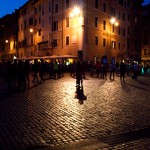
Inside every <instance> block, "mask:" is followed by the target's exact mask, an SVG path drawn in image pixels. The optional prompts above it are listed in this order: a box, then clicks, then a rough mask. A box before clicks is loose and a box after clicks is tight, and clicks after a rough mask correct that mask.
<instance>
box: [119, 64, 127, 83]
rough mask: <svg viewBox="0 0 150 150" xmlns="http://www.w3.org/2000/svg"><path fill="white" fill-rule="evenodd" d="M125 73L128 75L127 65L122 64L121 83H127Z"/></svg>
mask: <svg viewBox="0 0 150 150" xmlns="http://www.w3.org/2000/svg"><path fill="white" fill-rule="evenodd" d="M125 73H126V65H125V63H124V62H121V64H120V81H121V83H122V82H123V83H125V80H124V79H125Z"/></svg>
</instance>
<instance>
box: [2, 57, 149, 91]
mask: <svg viewBox="0 0 150 150" xmlns="http://www.w3.org/2000/svg"><path fill="white" fill-rule="evenodd" d="M78 62H79V61H73V63H71V64H70V65H66V64H65V63H64V62H63V61H59V60H52V61H50V62H47V61H45V60H43V59H41V60H40V61H38V60H36V59H35V60H34V63H30V62H29V60H14V61H13V62H11V61H7V62H3V63H2V62H1V63H0V78H3V79H4V80H5V81H6V82H7V83H8V88H10V89H12V88H13V89H16V90H17V91H25V90H26V89H29V84H30V82H33V83H43V82H45V79H60V78H61V77H63V76H64V72H69V73H70V76H72V77H74V78H79V74H78V72H79V68H78V65H79V64H78ZM143 71H144V72H145V73H148V72H149V71H150V67H149V65H147V66H146V67H143V66H141V65H138V64H137V63H133V64H132V65H129V64H126V63H124V62H123V61H122V62H121V63H119V62H116V63H114V62H111V63H110V64H108V63H102V62H100V61H82V62H80V74H81V75H82V78H84V79H85V78H86V75H85V72H89V73H90V75H91V76H92V77H98V78H100V79H104V80H107V79H108V78H110V80H114V78H115V76H119V77H120V81H121V83H125V75H128V76H132V78H133V79H137V77H138V76H139V75H144V74H145V73H143ZM131 73H132V75H131ZM31 75H32V78H31ZM78 82H79V81H78Z"/></svg>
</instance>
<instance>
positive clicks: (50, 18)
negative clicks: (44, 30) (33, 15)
mask: <svg viewBox="0 0 150 150" xmlns="http://www.w3.org/2000/svg"><path fill="white" fill-rule="evenodd" d="M49 24H51V16H49Z"/></svg>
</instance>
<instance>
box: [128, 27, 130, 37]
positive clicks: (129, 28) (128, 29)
mask: <svg viewBox="0 0 150 150" xmlns="http://www.w3.org/2000/svg"><path fill="white" fill-rule="evenodd" d="M128 35H130V27H129V26H128Z"/></svg>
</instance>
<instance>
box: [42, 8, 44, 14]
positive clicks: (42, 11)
mask: <svg viewBox="0 0 150 150" xmlns="http://www.w3.org/2000/svg"><path fill="white" fill-rule="evenodd" d="M43 15H44V6H42V16H43Z"/></svg>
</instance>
